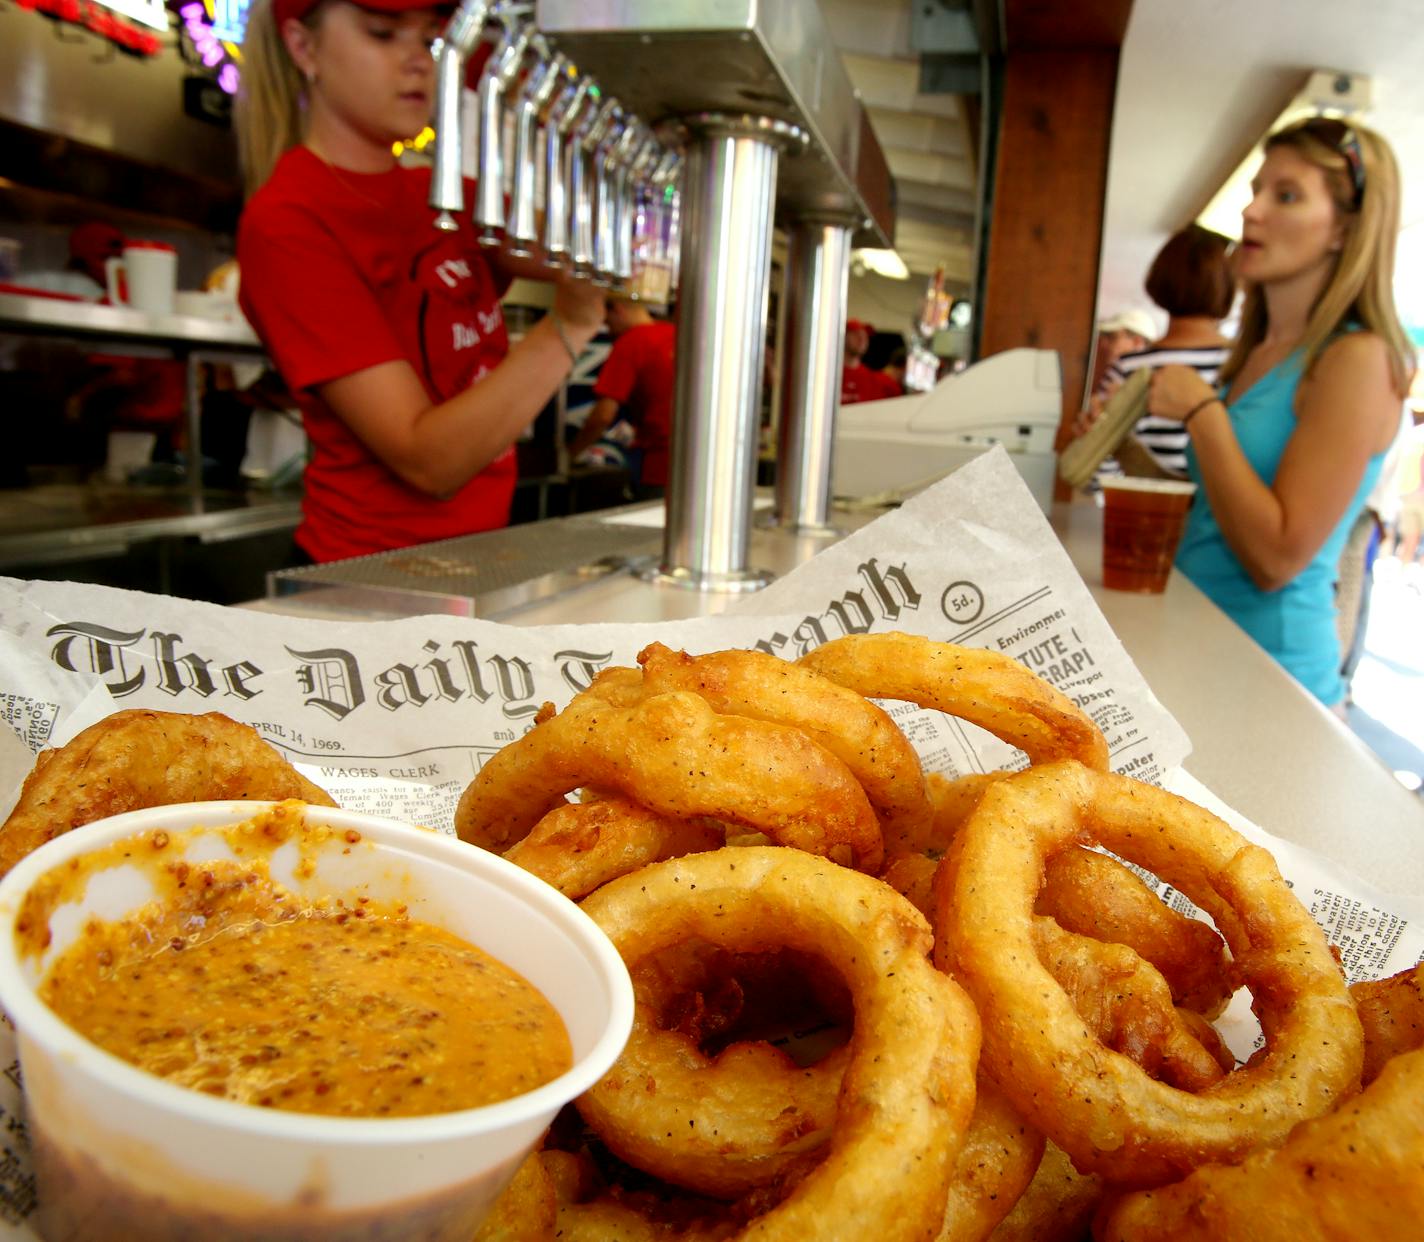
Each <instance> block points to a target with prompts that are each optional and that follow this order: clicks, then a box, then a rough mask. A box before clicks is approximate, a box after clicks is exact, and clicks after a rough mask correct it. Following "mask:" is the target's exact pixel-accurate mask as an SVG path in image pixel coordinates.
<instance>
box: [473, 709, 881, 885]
mask: <svg viewBox="0 0 1424 1242" xmlns="http://www.w3.org/2000/svg"><path fill="white" fill-rule="evenodd" d="M582 785H598V786H601V787H604V788H606V789H611V790H617V791H618V792H620V793H622V794H624V795H625V796H626V797H628V798H631V799H633V800H634V801H635V802H638V803H640V804H642V805H643V806H646V807H648V808H649V809H651V810H654V811H657V812H658V813H659V814H662V815H668V816H672V817H674V818H682V819H692V818H697V817H699V816H710V817H711V818H713V819H719V820H724V821H727V822H729V823H736V824H745V825H747V826H748V827H750V828H753V829H755V830H757V831H758V832H765V833H766V834H767V835H768V836H770V837H772V838H773V839H774V840H776V841H777V842H778V843H780V844H782V845H790V846H795V847H796V848H798V849H803V850H806V851H807V852H808V853H812V854H817V855H820V856H822V857H831V858H836V859H837V860H838V861H845V862H847V863H850V864H852V865H854V866H855V867H857V868H859V869H863V870H874V869H875V868H876V867H878V866H879V865H880V862H881V859H882V857H883V854H884V849H883V845H882V839H881V834H880V823H879V821H878V820H877V819H876V818H875V812H874V811H873V810H871V807H870V803H869V802H868V801H867V800H866V797H865V791H864V790H863V789H862V788H861V787H860V783H859V782H858V781H857V780H856V779H855V777H854V776H852V775H851V773H850V771H849V770H848V769H847V768H846V766H845V764H843V763H842V762H841V761H840V760H839V759H837V758H836V757H835V756H834V755H832V754H830V753H829V752H828V751H827V750H825V748H824V747H822V746H819V745H818V744H817V743H816V742H814V741H812V740H811V739H810V738H809V737H807V736H806V735H805V734H804V733H802V732H801V731H800V730H798V729H792V728H788V727H786V726H785V725H777V724H771V723H768V722H766V721H762V720H751V719H748V718H746V717H743V716H722V715H719V714H718V713H716V712H714V711H713V710H712V709H711V708H710V707H709V706H708V705H707V703H706V701H705V700H703V699H701V698H699V697H698V696H697V695H695V694H687V693H674V694H658V695H653V696H652V697H650V698H648V699H646V700H644V701H643V702H641V703H639V704H637V705H636V706H632V707H623V706H619V705H617V704H614V703H609V702H607V701H605V700H604V699H601V698H599V697H597V696H596V695H593V694H589V693H587V692H585V693H584V694H580V695H577V696H575V698H574V699H573V700H572V701H571V702H570V703H569V705H568V706H567V707H566V708H564V710H563V711H561V712H559V713H558V715H556V716H554V717H552V718H551V719H549V720H545V721H544V722H543V723H542V724H540V725H536V726H535V727H534V728H533V729H531V730H530V731H529V732H528V733H526V734H525V735H524V736H523V737H522V738H520V739H519V740H518V741H516V742H512V743H510V744H509V745H508V746H506V747H504V749H503V750H501V751H499V752H498V753H496V754H495V755H494V756H493V757H492V758H491V759H490V760H489V761H488V762H486V763H485V765H484V767H482V768H481V769H480V771H479V774H478V775H477V776H476V777H475V779H474V780H473V781H472V782H471V783H470V785H469V787H468V788H467V789H466V790H465V792H464V794H463V795H461V797H460V803H459V806H458V807H457V808H456V810H455V830H456V831H457V832H458V833H459V835H460V838H461V839H462V840H464V841H469V842H471V843H472V844H474V845H482V846H484V847H485V848H486V849H490V850H494V851H495V852H496V853H503V852H504V851H505V850H507V849H508V848H509V847H510V846H511V845H513V844H514V843H515V842H516V841H519V840H521V839H523V838H524V837H525V836H527V835H528V833H529V830H530V829H531V828H532V827H533V826H534V824H535V823H536V822H538V820H539V819H541V818H542V817H543V815H544V814H545V813H547V811H549V810H551V809H554V808H555V807H557V805H558V803H559V801H561V799H562V796H563V795H564V794H566V793H568V792H569V791H570V790H573V789H577V788H579V787H580V786H582Z"/></svg>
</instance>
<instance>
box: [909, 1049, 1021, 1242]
mask: <svg viewBox="0 0 1424 1242" xmlns="http://www.w3.org/2000/svg"><path fill="white" fill-rule="evenodd" d="M1042 1156H1043V1135H1041V1134H1040V1133H1039V1132H1038V1131H1037V1130H1035V1129H1034V1128H1033V1127H1032V1126H1031V1125H1029V1124H1028V1122H1026V1121H1025V1120H1024V1119H1023V1118H1022V1117H1021V1116H1020V1115H1019V1113H1018V1111H1017V1110H1016V1109H1015V1108H1014V1106H1013V1105H1012V1104H1010V1103H1009V1102H1008V1100H1007V1099H1005V1098H1004V1096H1003V1095H1002V1094H1001V1093H1000V1092H999V1091H998V1090H996V1089H995V1087H994V1084H993V1083H991V1082H989V1081H987V1080H986V1079H985V1078H984V1076H983V1075H982V1074H981V1075H980V1077H979V1082H978V1094H977V1096H976V1098H975V1101H974V1116H973V1118H971V1120H970V1122H969V1136H968V1138H966V1139H965V1141H964V1150H963V1151H961V1152H960V1153H959V1162H958V1163H957V1164H956V1165H955V1167H954V1179H953V1181H951V1182H950V1186H949V1199H948V1201H947V1202H946V1204H945V1208H944V1220H943V1221H942V1222H941V1223H940V1227H939V1233H938V1234H936V1235H935V1242H982V1239H984V1238H987V1237H988V1236H989V1235H990V1234H991V1233H993V1232H994V1228H995V1226H997V1225H998V1224H999V1222H1000V1221H1001V1220H1003V1219H1004V1217H1005V1216H1007V1215H1008V1214H1009V1209H1010V1208H1012V1207H1013V1206H1014V1204H1015V1203H1017V1202H1018V1198H1019V1196H1020V1195H1021V1194H1023V1193H1024V1191H1025V1190H1026V1189H1027V1188H1028V1185H1029V1183H1030V1182H1031V1181H1032V1180H1033V1175H1034V1171H1035V1170H1036V1169H1037V1168H1038V1162H1039V1160H1040V1159H1041V1158H1042Z"/></svg>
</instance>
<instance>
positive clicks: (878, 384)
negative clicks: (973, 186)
mask: <svg viewBox="0 0 1424 1242" xmlns="http://www.w3.org/2000/svg"><path fill="white" fill-rule="evenodd" d="M904 395H905V390H904V389H903V388H901V387H900V385H899V384H898V383H897V382H896V381H895V379H894V377H893V376H890V375H886V374H885V372H884V371H872V370H871V369H870V368H869V367H868V366H866V365H865V364H864V363H863V362H858V363H856V364H855V366H853V367H843V368H842V369H841V404H842V405H853V404H855V403H856V402H857V401H883V400H884V399H885V398H886V397H903V396H904Z"/></svg>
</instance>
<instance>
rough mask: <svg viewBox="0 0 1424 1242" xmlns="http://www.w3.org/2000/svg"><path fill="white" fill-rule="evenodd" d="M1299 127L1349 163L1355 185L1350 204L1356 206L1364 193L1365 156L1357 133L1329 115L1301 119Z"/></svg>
mask: <svg viewBox="0 0 1424 1242" xmlns="http://www.w3.org/2000/svg"><path fill="white" fill-rule="evenodd" d="M1300 128H1301V129H1303V130H1304V131H1305V132H1306V133H1307V134H1309V135H1310V136H1311V137H1312V138H1316V139H1318V140H1319V141H1321V142H1323V143H1324V144H1325V145H1326V146H1327V147H1329V148H1330V149H1331V150H1332V151H1334V152H1335V154H1336V155H1339V156H1341V157H1342V158H1343V159H1344V161H1345V163H1346V164H1347V165H1349V168H1350V183H1351V184H1352V185H1353V186H1354V187H1355V200H1354V203H1353V204H1352V206H1354V207H1356V208H1358V207H1359V205H1360V200H1361V199H1362V198H1363V197H1364V193H1365V157H1364V153H1363V152H1362V151H1361V150H1360V137H1359V135H1358V134H1356V133H1355V131H1354V129H1353V128H1351V127H1350V126H1349V125H1347V124H1346V123H1345V122H1344V121H1339V120H1336V119H1335V118H1334V117H1329V116H1317V117H1311V119H1310V120H1308V121H1302V122H1301V126H1300Z"/></svg>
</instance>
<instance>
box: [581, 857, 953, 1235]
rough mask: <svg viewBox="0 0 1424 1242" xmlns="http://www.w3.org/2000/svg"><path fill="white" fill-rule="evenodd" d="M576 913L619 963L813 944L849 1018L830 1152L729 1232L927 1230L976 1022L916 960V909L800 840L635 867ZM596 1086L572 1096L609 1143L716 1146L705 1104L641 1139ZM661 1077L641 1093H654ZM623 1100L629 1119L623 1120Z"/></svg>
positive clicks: (926, 938) (948, 984)
mask: <svg viewBox="0 0 1424 1242" xmlns="http://www.w3.org/2000/svg"><path fill="white" fill-rule="evenodd" d="M583 909H584V910H585V911H586V912H587V913H588V914H589V915H591V916H592V917H593V919H594V921H595V922H597V923H598V924H599V926H601V927H602V928H603V930H604V931H605V932H606V933H608V935H609V937H610V938H611V939H612V941H613V943H614V944H615V945H616V946H617V947H618V949H619V952H620V953H622V954H623V957H624V960H625V961H627V962H628V963H630V965H632V964H636V963H637V962H638V961H640V960H641V959H643V958H645V957H647V956H649V955H650V954H653V953H656V952H658V951H659V950H661V949H664V948H666V947H668V946H669V945H672V944H676V943H678V942H680V941H681V940H684V939H686V938H687V937H689V936H697V937H701V938H703V939H706V940H708V941H710V942H712V943H716V944H720V945H722V946H724V947H727V948H730V949H734V950H737V951H743V952H757V951H761V950H765V949H782V948H790V949H793V950H797V951H800V952H804V953H808V954H812V955H815V956H819V957H821V958H823V959H825V960H826V961H827V962H828V963H829V964H830V965H831V966H832V968H833V969H835V970H836V971H837V972H838V973H839V974H840V975H841V976H842V978H843V979H844V981H845V983H846V985H847V986H848V987H849V989H850V991H851V995H852V997H853V1000H854V1004H855V1025H854V1030H853V1032H852V1035H851V1040H850V1055H849V1061H848V1063H847V1065H846V1070H845V1076H844V1079H843V1081H842V1085H841V1092H840V1098H839V1106H838V1110H837V1117H836V1126H835V1130H834V1132H833V1133H832V1136H831V1139H830V1141H829V1143H828V1144H827V1146H828V1148H829V1150H828V1152H827V1154H826V1156H825V1158H824V1160H822V1161H821V1162H820V1163H819V1164H818V1165H817V1166H816V1167H815V1168H814V1169H812V1170H811V1171H810V1172H809V1173H807V1174H806V1176H805V1177H804V1178H802V1179H801V1180H800V1181H799V1182H798V1183H797V1184H796V1186H795V1188H794V1189H793V1190H791V1192H790V1193H789V1194H788V1195H787V1197H786V1198H785V1199H784V1200H783V1201H782V1202H781V1203H780V1204H778V1205H777V1206H776V1207H774V1208H772V1209H771V1210H770V1211H768V1212H766V1213H765V1214H764V1215H761V1216H759V1217H757V1218H756V1219H755V1220H754V1221H753V1222H752V1223H751V1224H750V1225H749V1226H748V1227H747V1229H746V1230H745V1231H743V1232H742V1233H739V1234H738V1235H737V1236H739V1237H742V1236H745V1237H749V1238H750V1237H755V1238H757V1239H762V1240H764V1242H776V1240H778V1239H783V1238H784V1239H796V1240H797V1242H801V1239H804V1238H810V1237H826V1236H827V1232H826V1230H827V1226H828V1224H829V1226H830V1227H831V1228H832V1229H833V1230H834V1233H835V1236H837V1237H845V1238H861V1237H867V1238H868V1237H874V1238H876V1239H877V1240H878V1242H897V1240H899V1239H905V1240H906V1242H909V1240H910V1239H916V1240H922V1239H924V1238H927V1237H933V1236H934V1233H935V1230H936V1229H938V1227H939V1225H940V1221H941V1217H942V1214H943V1211H944V1203H945V1199H946V1196H947V1193H948V1188H949V1183H950V1180H951V1177H952V1176H953V1172H954V1166H955V1162H956V1160H957V1159H958V1156H959V1152H960V1150H961V1148H962V1147H963V1145H964V1139H965V1134H966V1132H967V1129H968V1126H969V1119H970V1115H971V1113H972V1111H973V1107H974V1078H975V1060H976V1055H975V1054H976V1048H977V1043H978V1022H977V1020H976V1019H975V1015H974V1009H973V1006H972V1005H970V1004H969V1002H968V1000H967V998H966V997H965V996H964V993H963V992H962V991H961V990H960V989H959V987H958V986H957V985H956V984H954V983H953V982H952V981H951V980H950V979H948V978H947V977H946V976H944V975H942V974H940V973H939V972H938V971H936V970H935V969H934V967H933V966H931V965H930V963H929V961H928V960H927V958H926V952H927V950H928V948H929V946H930V943H931V937H930V935H929V929H928V927H927V925H926V923H925V921H924V919H923V918H922V917H921V916H920V914H919V913H918V912H917V911H916V910H914V909H913V907H911V906H910V905H908V904H907V903H906V902H904V901H903V900H902V899H901V898H900V897H898V896H897V895H895V894H894V893H893V892H892V891H891V890H889V889H888V888H886V887H885V886H884V885H883V884H881V883H879V882H878V881H876V880H873V879H870V878H869V877H867V876H862V875H858V874H856V873H854V872H851V871H848V870H845V869H844V868H838V867H836V866H834V865H832V864H829V863H827V862H825V861H823V860H821V859H818V858H814V857H811V856H809V855H806V854H803V853H801V852H799V851H797V850H787V849H778V848H776V847H762V848H755V847H753V848H745V849H736V848H728V849H723V850H718V851H716V852H714V853H710V854H693V855H691V856H689V857H687V858H680V859H675V860H672V861H670V862H662V863H656V864H654V865H653V866H651V867H645V868H644V869H643V870H642V871H639V872H636V873H635V874H633V875H629V876H625V877H624V878H622V879H621V880H615V881H613V882H612V883H611V884H606V885H604V887H603V888H601V889H599V890H598V891H597V892H596V893H594V894H593V895H592V896H590V897H588V898H586V899H585V901H584V902H583ZM627 1055H628V1054H627V1053H626V1052H625V1059H626V1057H627ZM620 1067H621V1068H620V1069H619V1070H615V1073H619V1074H621V1075H623V1076H625V1080H630V1079H631V1078H632V1075H631V1074H628V1068H627V1066H626V1065H625V1064H624V1063H623V1061H622V1060H620ZM606 1083H607V1080H605V1083H600V1084H599V1085H598V1086H596V1087H595V1088H594V1089H593V1091H591V1092H590V1093H589V1095H588V1096H587V1097H585V1099H583V1100H581V1101H580V1103H579V1107H580V1111H584V1115H585V1118H586V1119H588V1120H589V1121H590V1124H592V1125H593V1126H594V1128H595V1129H597V1130H598V1131H599V1134H600V1137H601V1138H603V1140H604V1142H606V1143H607V1144H608V1145H609V1147H610V1148H612V1149H613V1151H614V1152H615V1153H616V1154H621V1153H623V1152H629V1153H630V1154H631V1148H632V1147H633V1146H635V1145H638V1144H639V1140H642V1139H644V1138H645V1137H651V1138H652V1140H653V1142H654V1143H655V1144H656V1143H658V1142H671V1141H673V1135H671V1134H669V1133H668V1130H672V1131H674V1132H676V1133H679V1134H687V1133H697V1134H700V1135H702V1136H705V1137H707V1138H709V1139H710V1141H711V1142H713V1143H714V1144H715V1142H716V1135H715V1131H716V1130H717V1128H718V1125H719V1121H718V1116H719V1113H718V1109H717V1108H716V1107H711V1108H706V1109H698V1111H696V1112H693V1113H690V1114H680V1115H679V1116H678V1117H677V1123H676V1124H675V1125H671V1124H670V1125H668V1126H666V1127H665V1128H664V1129H663V1130H660V1131H658V1132H657V1133H656V1134H652V1135H649V1134H648V1132H647V1131H646V1130H644V1129H642V1128H641V1127H640V1122H639V1120H638V1116H639V1115H638V1113H637V1110H636V1108H635V1107H634V1105H635V1104H636V1103H637V1101H632V1100H630V1099H628V1098H627V1097H628V1095H629V1093H628V1091H626V1090H620V1089H619V1088H617V1087H613V1088H611V1089H608V1088H606ZM670 1085H671V1084H668V1083H666V1082H664V1083H661V1084H658V1083H650V1084H647V1085H646V1086H642V1088H641V1089H642V1090H643V1091H644V1092H645V1093H647V1094H653V1095H655V1094H658V1093H660V1092H661V1091H663V1090H665V1089H667V1088H668V1087H669V1086H670ZM683 1098H691V1095H690V1093H689V1095H688V1096H685V1097H683ZM709 1103H711V1102H709ZM585 1110H586V1111H585ZM624 1110H628V1111H629V1112H631V1113H632V1114H633V1116H634V1120H633V1122H632V1125H631V1126H629V1127H628V1128H626V1129H625V1127H624V1125H623V1124H622V1120H621V1119H622V1118H623V1115H624ZM625 1158H626V1157H625ZM636 1162H637V1161H636V1160H635V1163H636Z"/></svg>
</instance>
